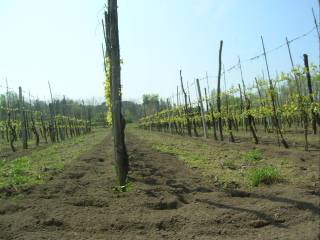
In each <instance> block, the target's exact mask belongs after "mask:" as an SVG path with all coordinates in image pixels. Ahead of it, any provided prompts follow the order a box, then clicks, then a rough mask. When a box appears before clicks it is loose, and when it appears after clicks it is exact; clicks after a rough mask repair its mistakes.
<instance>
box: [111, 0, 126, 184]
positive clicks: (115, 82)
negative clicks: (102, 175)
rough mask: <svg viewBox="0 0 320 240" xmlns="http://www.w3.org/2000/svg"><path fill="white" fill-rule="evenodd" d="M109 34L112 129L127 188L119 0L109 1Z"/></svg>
mask: <svg viewBox="0 0 320 240" xmlns="http://www.w3.org/2000/svg"><path fill="white" fill-rule="evenodd" d="M108 3H109V4H108V19H109V24H108V25H107V28H108V29H107V30H106V32H107V35H108V33H110V48H109V49H110V63H111V78H110V79H111V100H112V129H113V141H114V152H115V161H116V165H117V175H118V179H119V184H120V186H121V187H122V188H125V185H126V182H127V175H128V170H129V162H128V154H127V149H126V145H125V140H124V129H125V120H124V118H123V116H122V113H121V67H120V46H119V30H118V5H117V0H109V1H108Z"/></svg>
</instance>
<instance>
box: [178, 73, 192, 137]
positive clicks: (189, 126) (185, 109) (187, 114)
mask: <svg viewBox="0 0 320 240" xmlns="http://www.w3.org/2000/svg"><path fill="white" fill-rule="evenodd" d="M180 82H181V89H182V92H183V95H184V114H185V118H186V121H187V130H188V135H189V136H190V137H191V136H192V134H191V124H190V120H189V108H188V97H187V93H186V91H185V90H184V87H183V80H182V70H180Z"/></svg>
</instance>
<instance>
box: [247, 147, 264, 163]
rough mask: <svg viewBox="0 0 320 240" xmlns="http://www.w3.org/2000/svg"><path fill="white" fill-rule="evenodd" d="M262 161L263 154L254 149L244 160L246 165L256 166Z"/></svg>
mask: <svg viewBox="0 0 320 240" xmlns="http://www.w3.org/2000/svg"><path fill="white" fill-rule="evenodd" d="M261 159H262V152H261V150H259V149H252V150H250V151H248V152H247V153H246V154H245V155H244V156H243V160H244V162H245V163H246V164H254V163H256V162H258V161H260V160H261Z"/></svg>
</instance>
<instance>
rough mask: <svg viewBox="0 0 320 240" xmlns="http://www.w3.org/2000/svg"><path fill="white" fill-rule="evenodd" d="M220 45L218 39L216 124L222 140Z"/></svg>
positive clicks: (221, 42)
mask: <svg viewBox="0 0 320 240" xmlns="http://www.w3.org/2000/svg"><path fill="white" fill-rule="evenodd" d="M222 47H223V41H220V48H219V71H218V87H217V109H218V112H219V114H220V116H219V118H218V125H219V133H220V140H221V141H223V131H222V130H223V129H222V117H221V87H220V81H221V65H222V63H221V62H222V60H221V59H222Z"/></svg>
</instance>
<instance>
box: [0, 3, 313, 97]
mask: <svg viewBox="0 0 320 240" xmlns="http://www.w3.org/2000/svg"><path fill="white" fill-rule="evenodd" d="M105 2H106V1H103V0H55V1H53V0H29V1H26V0H0V31H1V35H0V85H1V86H4V85H5V78H6V77H7V78H8V81H9V86H10V87H12V88H14V89H17V88H18V86H19V85H21V86H22V87H23V88H24V89H25V90H30V91H31V93H32V95H34V96H39V98H41V99H43V98H44V97H46V98H47V99H48V98H49V90H48V85H47V81H48V80H50V82H51V84H52V87H53V92H54V94H55V95H63V94H65V95H66V96H68V97H70V98H75V99H88V98H91V97H95V98H96V99H98V100H103V84H102V83H103V80H104V73H103V67H102V65H103V64H102V53H101V43H102V41H103V38H102V34H101V31H102V30H101V24H100V22H101V18H102V16H103V5H104V3H105ZM312 7H313V8H315V10H316V14H317V15H318V4H317V0H224V1H222V0H119V21H120V22H119V27H120V30H119V32H120V47H121V57H122V58H123V60H124V64H123V67H122V84H123V86H124V91H123V92H124V95H123V98H124V99H129V100H140V99H141V96H142V94H144V93H158V94H159V95H160V96H162V97H164V98H166V97H169V96H170V95H172V94H173V93H174V92H175V89H176V85H177V84H179V69H182V70H183V76H184V79H185V80H186V81H189V82H192V81H193V79H194V78H197V77H203V76H204V75H205V73H206V71H207V72H208V74H209V75H210V76H215V75H217V69H218V65H217V62H218V48H219V41H220V40H224V49H223V62H224V64H225V66H226V68H228V67H229V66H232V65H234V64H235V63H236V62H237V56H238V55H239V56H240V57H241V58H242V59H247V58H250V57H252V56H254V55H257V54H259V53H261V50H262V47H261V41H260V35H263V36H264V39H265V44H266V48H267V49H270V48H273V47H276V46H278V45H280V44H282V43H284V41H285V37H286V36H288V38H289V39H291V38H294V37H296V36H297V35H300V34H303V33H305V32H308V31H309V30H310V29H312V28H313V27H314V22H313V18H312V13H311V8H312ZM292 52H293V56H294V61H295V62H296V63H298V62H299V63H302V61H303V60H302V54H303V53H307V54H309V55H310V61H312V62H315V63H316V64H318V42H317V38H316V32H315V31H314V32H313V33H312V34H310V35H308V36H307V37H305V38H303V39H301V40H299V41H296V42H294V43H293V44H292ZM268 58H269V61H270V69H271V74H272V75H275V73H276V71H279V72H280V71H286V70H288V69H289V66H290V64H289V58H288V53H287V49H286V48H282V49H281V50H279V51H277V52H274V53H271V54H270V55H269V56H268ZM262 69H265V65H264V62H263V61H262V59H260V60H258V61H254V62H248V63H244V64H243V71H244V76H245V79H246V82H248V83H252V82H253V77H254V76H255V75H261V71H262ZM226 77H227V82H228V86H231V85H232V84H237V83H239V81H240V76H239V72H238V71H233V72H231V73H229V74H227V75H226ZM202 83H203V84H204V83H205V82H202ZM209 85H210V88H213V87H215V85H216V78H211V79H210V82H209ZM203 87H204V86H203ZM3 91H4V89H3V88H1V87H0V92H3ZM191 91H192V93H194V92H195V91H194V87H193V88H191Z"/></svg>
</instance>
